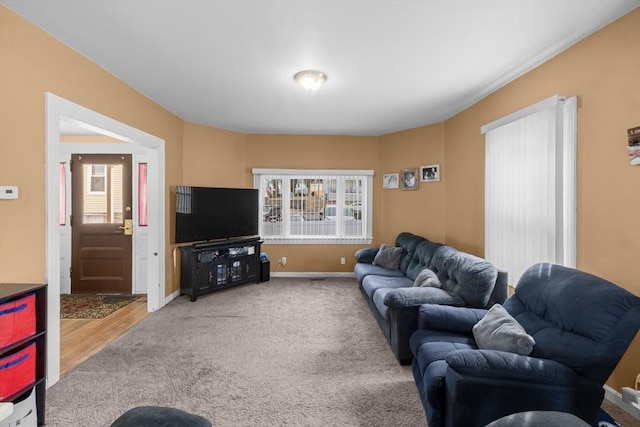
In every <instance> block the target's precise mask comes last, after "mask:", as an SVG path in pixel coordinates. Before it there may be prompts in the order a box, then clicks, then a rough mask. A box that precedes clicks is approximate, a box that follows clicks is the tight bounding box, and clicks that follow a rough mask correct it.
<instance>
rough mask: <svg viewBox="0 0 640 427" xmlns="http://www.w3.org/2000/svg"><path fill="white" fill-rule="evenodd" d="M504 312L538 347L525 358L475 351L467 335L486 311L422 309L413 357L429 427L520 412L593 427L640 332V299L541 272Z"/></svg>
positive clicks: (571, 274) (604, 284)
mask: <svg viewBox="0 0 640 427" xmlns="http://www.w3.org/2000/svg"><path fill="white" fill-rule="evenodd" d="M503 306H504V308H505V309H506V311H507V312H508V313H509V314H510V315H511V316H512V317H513V318H515V319H516V320H517V322H518V323H519V324H520V325H521V326H522V327H523V328H524V330H525V331H526V333H527V334H529V335H530V336H531V337H533V338H534V340H535V345H534V347H533V351H532V352H531V354H529V355H527V356H524V355H520V354H516V353H511V352H505V351H499V350H490V349H486V346H485V349H479V348H478V345H477V343H476V341H475V339H474V335H473V333H472V328H473V326H474V325H475V324H476V323H477V322H479V321H480V320H481V319H482V318H483V317H484V315H485V314H486V313H487V310H482V309H471V308H463V307H450V306H443V305H434V304H424V305H423V306H421V307H420V314H419V329H418V330H417V331H416V332H415V333H414V334H413V335H412V336H411V340H410V347H411V351H412V353H413V355H414V360H413V375H414V378H415V381H416V385H417V387H418V391H419V393H420V397H421V399H422V402H423V406H424V409H425V413H426V415H427V422H428V424H429V427H439V426H448V427H449V426H450V427H453V426H485V425H487V424H488V423H490V422H492V421H494V420H497V419H499V418H501V417H504V416H506V415H509V414H513V413H517V412H524V411H559V412H567V413H571V414H574V415H576V416H578V417H579V418H581V419H583V420H585V421H586V422H587V423H589V424H591V421H592V420H593V419H594V417H595V416H596V413H597V411H598V408H599V407H600V404H601V403H602V399H603V397H604V389H603V385H604V383H605V381H606V380H607V379H608V378H609V376H610V374H611V372H612V371H613V369H614V368H615V366H616V364H617V363H618V361H619V360H620V358H621V357H622V355H623V354H624V352H625V351H626V349H627V347H628V346H629V344H630V343H631V341H632V340H633V338H634V337H635V335H636V333H637V332H638V329H639V328H640V298H638V297H637V296H635V295H633V294H631V293H630V292H628V291H626V290H624V289H622V288H620V287H618V286H616V285H614V284H613V283H610V282H608V281H606V280H604V279H601V278H599V277H596V276H593V275H591V274H588V273H585V272H581V271H578V270H574V269H570V268H567V267H562V266H558V265H552V264H546V263H544V264H536V265H534V266H532V267H530V268H529V269H528V270H527V271H526V272H525V273H524V274H523V275H522V277H521V278H520V281H519V282H518V286H517V288H516V291H515V294H514V295H513V296H511V297H509V298H508V299H507V300H506V301H505V302H504V304H503Z"/></svg>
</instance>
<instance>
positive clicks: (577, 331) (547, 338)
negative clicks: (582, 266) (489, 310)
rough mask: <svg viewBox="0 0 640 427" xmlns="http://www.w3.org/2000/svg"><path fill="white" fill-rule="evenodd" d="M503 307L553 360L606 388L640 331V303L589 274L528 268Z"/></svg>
mask: <svg viewBox="0 0 640 427" xmlns="http://www.w3.org/2000/svg"><path fill="white" fill-rule="evenodd" d="M504 308H505V309H506V310H507V311H508V312H509V313H510V314H511V315H512V316H513V317H514V318H515V319H516V320H517V321H518V323H520V324H521V325H522V327H524V329H525V330H526V331H527V333H528V334H529V335H531V336H532V337H533V338H534V339H535V341H536V344H535V346H534V349H533V353H532V354H531V355H532V356H535V357H540V358H544V359H552V360H556V361H558V362H561V363H563V364H565V365H567V366H569V367H571V368H573V369H574V370H575V371H576V372H578V373H579V374H580V375H584V376H587V377H589V378H591V379H592V380H594V381H596V382H598V383H600V384H604V382H605V381H606V380H607V378H608V377H609V375H610V374H611V372H612V371H613V369H614V368H615V365H616V363H617V362H618V360H619V359H620V357H622V355H623V354H624V352H625V351H626V349H627V347H628V346H629V344H630V342H631V341H632V340H633V338H634V336H635V335H636V333H637V332H638V328H640V298H638V297H637V296H635V295H633V294H631V293H630V292H628V291H626V290H625V289H622V288H620V287H618V286H616V285H614V284H613V283H611V282H608V281H606V280H604V279H602V278H599V277H596V276H593V275H591V274H589V273H585V272H582V271H578V270H574V269H571V268H568V267H562V266H559V265H553V264H548V263H542V264H536V265H534V266H531V267H529V268H528V269H527V270H526V271H525V272H524V273H523V275H522V277H521V278H520V280H519V281H518V286H517V288H516V292H515V295H513V296H511V297H509V298H508V299H507V300H506V301H505V303H504Z"/></svg>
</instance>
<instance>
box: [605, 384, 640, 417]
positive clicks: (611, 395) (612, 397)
mask: <svg viewBox="0 0 640 427" xmlns="http://www.w3.org/2000/svg"><path fill="white" fill-rule="evenodd" d="M604 398H605V399H607V400H608V401H609V402H611V403H613V404H614V405H616V406H617V407H618V408H620V409H622V410H623V411H625V412H626V413H628V414H630V415H631V416H632V417H634V418H636V419H638V420H640V410H638V409H636V408H634V407H633V406H631V405H629V404H628V403H627V402H625V401H623V400H622V394H620V393H618V392H617V391H615V390H614V389H612V388H611V387H609V386H608V385H605V386H604Z"/></svg>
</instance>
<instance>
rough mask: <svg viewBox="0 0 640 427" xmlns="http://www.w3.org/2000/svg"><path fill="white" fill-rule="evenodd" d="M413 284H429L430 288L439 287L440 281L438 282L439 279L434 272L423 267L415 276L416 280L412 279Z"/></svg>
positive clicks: (440, 285)
mask: <svg viewBox="0 0 640 427" xmlns="http://www.w3.org/2000/svg"><path fill="white" fill-rule="evenodd" d="M413 286H420V287H422V286H430V287H432V288H441V287H442V283H440V279H438V276H436V273H434V272H433V271H431V270H429V269H428V268H425V269H424V270H422V271H421V272H420V273H418V275H417V276H416V280H414V281H413Z"/></svg>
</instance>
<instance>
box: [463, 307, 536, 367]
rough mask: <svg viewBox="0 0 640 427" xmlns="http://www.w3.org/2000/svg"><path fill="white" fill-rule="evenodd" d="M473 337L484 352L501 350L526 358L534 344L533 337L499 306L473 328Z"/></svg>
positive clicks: (490, 310)
mask: <svg viewBox="0 0 640 427" xmlns="http://www.w3.org/2000/svg"><path fill="white" fill-rule="evenodd" d="M473 336H474V338H475V339H476V343H477V344H478V347H479V348H481V349H485V350H501V351H508V352H509V353H517V354H522V355H524V356H527V355H529V354H531V352H532V351H533V346H534V344H535V343H536V342H535V340H534V339H533V337H532V336H531V335H529V334H527V331H525V330H524V328H523V327H522V326H521V325H520V324H519V323H518V321H517V320H516V319H514V318H513V317H511V315H510V314H509V313H508V312H507V310H505V309H504V307H503V306H501V305H500V304H495V305H494V306H493V307H491V308H490V309H489V311H488V312H487V314H486V315H485V316H484V317H483V318H482V320H480V321H479V322H478V323H476V324H475V325H474V326H473Z"/></svg>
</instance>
